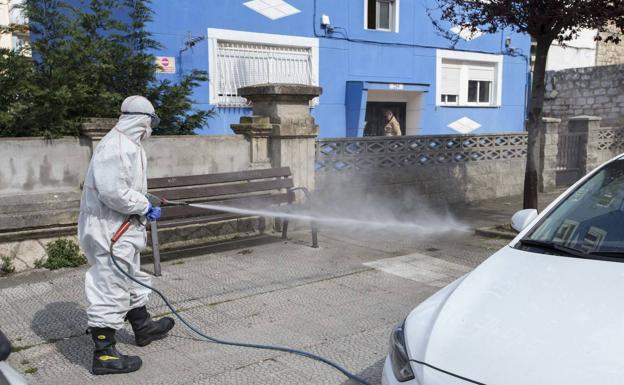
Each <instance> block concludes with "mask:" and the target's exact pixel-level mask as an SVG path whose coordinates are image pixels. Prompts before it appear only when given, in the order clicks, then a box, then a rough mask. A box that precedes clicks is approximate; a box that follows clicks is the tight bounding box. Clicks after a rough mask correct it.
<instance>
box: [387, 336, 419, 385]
mask: <svg viewBox="0 0 624 385" xmlns="http://www.w3.org/2000/svg"><path fill="white" fill-rule="evenodd" d="M403 327H404V326H403V325H398V326H397V327H395V328H394V330H393V331H392V334H390V363H391V364H392V372H393V373H394V377H396V379H397V380H398V381H399V382H404V381H409V380H413V379H414V372H413V371H412V367H411V366H410V361H409V357H408V356H407V349H406V348H405V335H404V334H403Z"/></svg>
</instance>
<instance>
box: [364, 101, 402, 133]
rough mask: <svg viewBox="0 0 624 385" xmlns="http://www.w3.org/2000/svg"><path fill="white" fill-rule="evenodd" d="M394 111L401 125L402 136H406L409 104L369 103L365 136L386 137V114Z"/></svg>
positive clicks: (367, 105)
mask: <svg viewBox="0 0 624 385" xmlns="http://www.w3.org/2000/svg"><path fill="white" fill-rule="evenodd" d="M386 110H390V111H392V113H393V114H394V116H395V117H396V119H397V120H398V121H399V124H400V125H401V134H402V135H405V128H406V125H405V123H406V112H407V103H402V102H368V103H366V125H365V126H364V136H384V134H385V133H384V127H385V126H386V124H387V123H386V118H385V117H384V112H385V111H386Z"/></svg>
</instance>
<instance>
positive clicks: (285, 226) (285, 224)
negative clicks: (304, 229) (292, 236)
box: [282, 219, 288, 239]
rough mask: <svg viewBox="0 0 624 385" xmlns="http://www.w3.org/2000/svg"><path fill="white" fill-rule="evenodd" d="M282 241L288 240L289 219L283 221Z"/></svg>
mask: <svg viewBox="0 0 624 385" xmlns="http://www.w3.org/2000/svg"><path fill="white" fill-rule="evenodd" d="M282 239H288V219H284V220H282Z"/></svg>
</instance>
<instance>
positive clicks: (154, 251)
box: [150, 221, 161, 277]
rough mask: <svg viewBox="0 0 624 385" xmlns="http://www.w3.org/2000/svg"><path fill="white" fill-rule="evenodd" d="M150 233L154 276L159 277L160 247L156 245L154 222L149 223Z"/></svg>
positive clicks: (156, 236) (156, 233)
mask: <svg viewBox="0 0 624 385" xmlns="http://www.w3.org/2000/svg"><path fill="white" fill-rule="evenodd" d="M150 227H151V233H152V255H153V258H154V275H155V276H157V277H160V276H161V270H160V247H159V245H158V225H157V224H156V221H153V222H150Z"/></svg>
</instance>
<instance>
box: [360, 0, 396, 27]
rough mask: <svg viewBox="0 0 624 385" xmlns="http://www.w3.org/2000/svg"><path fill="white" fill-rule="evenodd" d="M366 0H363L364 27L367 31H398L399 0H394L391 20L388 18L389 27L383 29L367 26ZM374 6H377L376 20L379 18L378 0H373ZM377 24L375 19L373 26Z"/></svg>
mask: <svg viewBox="0 0 624 385" xmlns="http://www.w3.org/2000/svg"><path fill="white" fill-rule="evenodd" d="M368 1H369V0H364V29H365V30H367V31H380V32H394V33H399V25H400V23H399V19H400V18H399V16H400V14H401V12H400V9H401V0H394V1H393V3H394V6H393V11H394V12H393V15H391V18H392V20H390V29H385V28H375V29H370V28H368ZM375 3H376V4H375V6H376V7H377V11H376V12H377V20H379V2H378V1H377V0H375ZM377 25H378V21H375V26H377Z"/></svg>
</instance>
